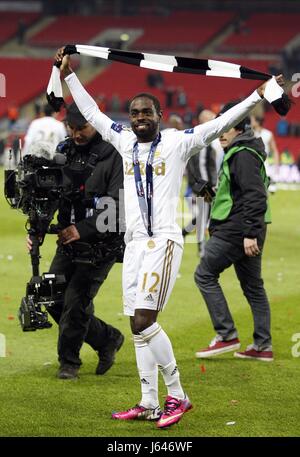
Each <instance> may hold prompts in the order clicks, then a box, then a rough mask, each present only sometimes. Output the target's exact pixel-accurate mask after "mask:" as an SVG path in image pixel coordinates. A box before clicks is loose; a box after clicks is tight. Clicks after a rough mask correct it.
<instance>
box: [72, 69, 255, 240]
mask: <svg viewBox="0 0 300 457" xmlns="http://www.w3.org/2000/svg"><path fill="white" fill-rule="evenodd" d="M65 81H66V83H67V85H68V87H69V89H70V91H71V94H72V96H73V99H74V101H75V103H76V105H77V106H78V108H79V110H80V111H81V113H82V115H83V116H84V117H85V119H86V120H87V121H88V122H89V123H90V124H91V125H93V127H94V128H95V129H96V130H97V131H98V132H99V133H100V134H101V135H102V138H103V139H104V140H105V141H108V142H109V143H111V144H112V145H113V146H114V147H115V148H116V149H117V151H119V153H120V154H121V156H122V158H123V166H124V198H125V221H126V235H125V241H126V242H128V241H130V240H131V239H139V238H145V237H148V234H147V231H146V228H145V226H144V223H143V220H142V216H141V211H140V207H139V203H138V198H137V193H136V186H135V179H134V172H133V165H132V151H133V146H134V143H135V142H136V140H137V138H136V135H135V134H134V132H133V131H132V130H131V129H130V128H128V127H124V126H122V125H120V124H116V123H115V122H113V120H112V119H110V118H109V117H108V116H106V115H105V114H104V113H102V112H101V111H100V110H99V108H98V106H97V104H96V102H95V101H94V100H93V99H92V97H91V96H90V95H89V94H88V93H87V92H86V90H85V89H84V87H83V86H82V84H81V83H80V81H79V80H78V78H77V76H76V75H75V73H71V74H70V75H69V76H67V77H66V78H65ZM260 101H261V98H260V96H259V95H258V93H257V92H256V91H255V92H253V93H252V94H251V95H250V96H249V97H248V98H247V99H245V100H244V101H242V102H241V103H239V104H238V105H235V106H234V107H233V108H231V109H230V110H228V111H227V112H226V113H224V114H223V115H222V116H220V117H218V118H216V119H213V120H211V121H209V122H206V123H205V124H201V125H198V126H196V127H194V128H191V129H187V130H174V129H170V130H168V129H167V130H166V131H163V132H161V135H162V136H161V141H160V143H159V144H158V145H157V147H156V151H155V155H154V161H153V212H152V214H153V224H152V231H153V236H154V237H162V238H166V239H170V240H173V241H175V242H177V243H182V242H183V240H182V235H181V228H180V227H179V226H178V224H177V222H176V211H177V204H178V199H179V193H180V188H181V182H182V176H183V172H184V169H185V166H186V163H187V161H188V159H189V158H190V157H191V156H192V155H193V154H195V153H197V152H199V149H201V148H203V147H205V146H207V145H208V144H210V142H211V141H212V140H214V139H215V138H218V137H219V136H220V135H221V134H222V133H223V132H225V131H227V130H229V129H230V128H231V127H233V126H234V125H236V124H237V123H238V122H239V121H240V120H242V119H243V118H244V117H245V116H246V115H247V114H248V113H249V112H250V111H251V109H253V107H254V106H256V105H257V103H259V102H260ZM151 144H152V143H139V146H138V147H139V162H140V168H141V176H142V180H143V186H144V189H146V176H145V165H146V161H147V158H148V154H149V151H150V147H151Z"/></svg>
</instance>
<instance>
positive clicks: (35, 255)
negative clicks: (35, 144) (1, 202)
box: [4, 154, 65, 332]
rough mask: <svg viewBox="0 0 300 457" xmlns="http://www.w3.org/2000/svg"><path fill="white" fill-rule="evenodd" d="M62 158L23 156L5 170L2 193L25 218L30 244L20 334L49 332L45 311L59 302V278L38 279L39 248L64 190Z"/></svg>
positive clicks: (61, 283)
mask: <svg viewBox="0 0 300 457" xmlns="http://www.w3.org/2000/svg"><path fill="white" fill-rule="evenodd" d="M64 163H65V156H64V155H63V154H56V156H55V159H53V160H49V159H48V158H47V159H46V158H44V157H38V156H33V155H25V156H24V158H23V159H21V160H20V162H19V164H18V166H17V169H16V170H12V169H10V170H5V186H4V193H5V197H6V200H7V201H8V203H9V205H10V206H11V207H12V208H14V209H19V210H21V211H22V212H23V213H24V214H26V215H28V219H27V222H26V225H25V227H26V230H27V233H28V235H29V238H30V240H31V243H32V249H31V251H30V258H31V266H32V278H31V279H30V281H29V282H28V283H27V286H26V296H25V297H23V298H22V300H21V305H20V308H19V313H18V317H19V321H20V324H21V327H22V330H23V331H24V332H26V331H35V330H37V329H44V328H50V327H51V326H52V324H51V323H50V322H49V321H48V313H47V311H43V310H42V307H43V306H44V307H45V308H46V310H47V309H48V308H49V307H51V306H52V305H53V304H54V303H59V302H62V300H63V292H64V285H65V278H64V276H63V275H54V274H50V273H44V274H42V275H41V276H40V273H39V263H40V246H41V245H42V244H43V242H44V238H45V235H46V233H56V232H55V231H54V230H52V227H51V226H50V223H51V221H52V219H53V217H54V214H55V212H56V210H57V209H58V205H59V200H60V196H61V195H62V192H63V191H64V189H65V176H64V173H63V165H64Z"/></svg>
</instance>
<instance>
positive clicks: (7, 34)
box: [0, 11, 40, 45]
mask: <svg viewBox="0 0 300 457" xmlns="http://www.w3.org/2000/svg"><path fill="white" fill-rule="evenodd" d="M39 17H40V14H39V13H26V12H10V11H9V12H2V11H1V14H0V45H2V44H4V43H5V42H6V41H8V40H10V39H11V38H13V37H14V36H15V35H16V33H17V31H18V26H19V21H21V20H22V22H23V23H24V24H25V26H29V25H32V24H33V23H34V22H36V21H37V20H38V19H39Z"/></svg>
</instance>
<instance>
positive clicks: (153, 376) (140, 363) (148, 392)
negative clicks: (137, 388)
mask: <svg viewBox="0 0 300 457" xmlns="http://www.w3.org/2000/svg"><path fill="white" fill-rule="evenodd" d="M133 341H134V347H135V356H136V364H137V367H138V371H139V376H140V382H141V390H142V399H141V401H140V403H139V404H140V405H141V406H144V407H145V408H156V407H157V406H159V402H158V367H157V364H156V363H155V360H154V357H153V355H152V352H151V351H150V349H149V347H148V344H147V343H145V341H144V340H143V337H141V336H140V335H133Z"/></svg>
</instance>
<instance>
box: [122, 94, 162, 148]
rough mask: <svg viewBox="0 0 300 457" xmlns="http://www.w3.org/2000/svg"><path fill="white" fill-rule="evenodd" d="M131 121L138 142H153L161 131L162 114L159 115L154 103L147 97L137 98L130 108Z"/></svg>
mask: <svg viewBox="0 0 300 457" xmlns="http://www.w3.org/2000/svg"><path fill="white" fill-rule="evenodd" d="M129 119H130V124H131V128H132V130H133V132H134V133H135V134H136V136H137V139H138V141H140V142H141V143H146V142H148V141H153V140H154V138H155V137H156V135H157V133H158V130H159V123H160V119H161V112H160V113H157V111H156V109H155V106H154V103H153V101H152V100H151V99H149V98H146V97H141V98H135V99H134V100H133V102H132V103H131V105H130V108H129Z"/></svg>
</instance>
